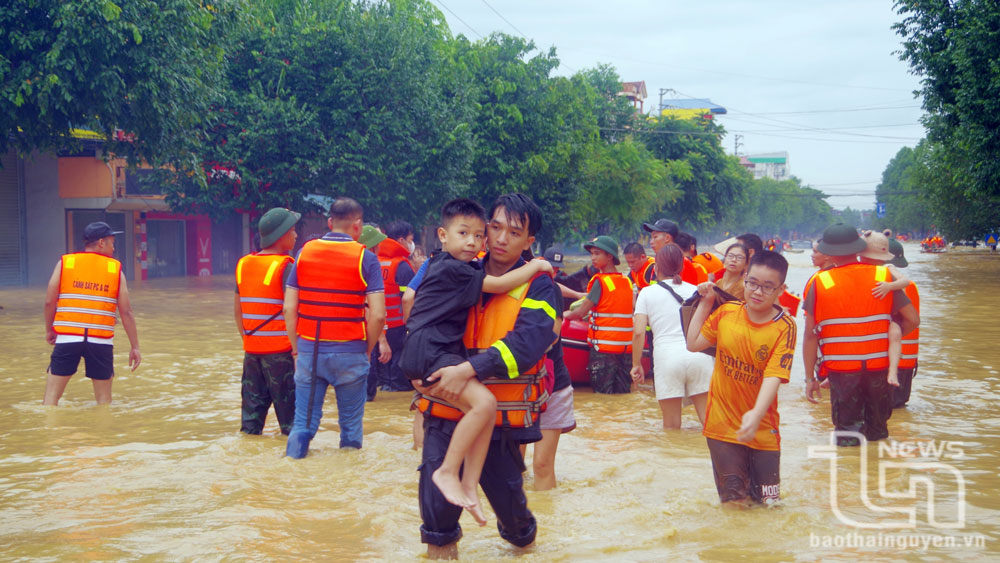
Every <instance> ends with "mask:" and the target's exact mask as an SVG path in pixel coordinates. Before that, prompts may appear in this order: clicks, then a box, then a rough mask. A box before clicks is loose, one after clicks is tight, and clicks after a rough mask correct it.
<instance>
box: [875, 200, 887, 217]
mask: <svg viewBox="0 0 1000 563" xmlns="http://www.w3.org/2000/svg"><path fill="white" fill-rule="evenodd" d="M875 215H876V216H877V217H878V218H879V219H885V203H882V202H879V203H876V204H875Z"/></svg>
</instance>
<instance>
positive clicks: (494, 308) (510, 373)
mask: <svg viewBox="0 0 1000 563" xmlns="http://www.w3.org/2000/svg"><path fill="white" fill-rule="evenodd" d="M537 277H538V276H535V278H537ZM535 278H533V279H532V281H534V279H535ZM530 284H531V282H529V283H526V284H524V285H521V286H518V287H516V288H514V289H513V290H511V291H510V292H508V293H506V294H503V295H494V296H493V297H492V298H490V300H489V302H488V303H487V304H486V306H485V307H484V306H483V305H482V301H480V303H479V304H477V305H476V307H474V308H473V309H470V310H469V319H468V321H467V323H466V328H465V336H464V338H463V340H462V341H463V343H464V344H465V347H466V348H467V349H468V350H469V352H470V353H475V352H476V351H482V350H486V349H488V348H493V349H495V350H497V351H498V352H499V353H500V357H501V358H502V359H503V362H504V365H506V366H507V377H504V378H501V377H489V378H487V379H485V380H484V381H483V385H485V386H486V387H487V388H488V389H489V390H490V392H492V393H493V395H494V396H495V397H496V399H497V417H496V421H495V425H496V426H498V427H510V428H523V427H528V426H533V425H534V424H535V423H536V422H537V421H538V415H539V413H541V412H542V411H544V410H545V402H546V401H548V398H549V396H548V392H547V391H546V390H545V385H544V383H543V382H542V379H543V378H544V376H545V367H544V365H545V363H544V362H545V358H544V357H542V358H541V359H540V360H539V361H538V362H537V363H536V364H534V365H533V366H531V367H529V368H528V369H527V370H525V371H524V373H521V372H520V370H519V368H518V366H517V359H516V358H515V357H514V354H513V352H511V350H510V348H508V347H507V343H506V342H504V341H503V340H502V338H503V337H505V336H506V335H507V333H508V332H510V331H511V330H513V329H514V323H515V322H516V321H517V316H518V314H519V312H520V310H521V309H536V310H540V311H544V312H545V314H546V316H548V317H549V318H551V319H552V321H553V323H554V322H555V319H556V314H555V310H554V309H553V308H552V306H551V305H549V304H548V303H545V302H544V301H538V300H535V299H528V298H527V294H528V288H529V286H530ZM552 338H553V340H555V333H553V335H552ZM413 404H414V406H415V407H416V408H417V409H418V410H420V412H422V413H424V414H425V415H430V416H436V417H438V418H444V419H448V420H459V419H460V418H462V411H460V410H459V409H458V408H456V407H454V406H453V405H450V404H448V403H447V402H446V401H443V400H441V399H438V398H435V397H431V396H426V395H420V394H418V395H417V396H416V397H415V398H414V401H413Z"/></svg>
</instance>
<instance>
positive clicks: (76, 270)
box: [42, 221, 142, 406]
mask: <svg viewBox="0 0 1000 563" xmlns="http://www.w3.org/2000/svg"><path fill="white" fill-rule="evenodd" d="M119 234H121V232H116V231H112V230H111V227H110V226H109V225H108V224H107V223H104V222H103V221H98V222H96V223H91V224H89V225H87V227H86V228H85V229H84V230H83V244H84V247H83V252H77V253H74V254H66V255H65V256H63V257H62V259H60V260H59V263H58V264H56V267H55V269H54V270H52V276H51V277H50V278H49V285H48V287H47V288H46V290H45V341H46V342H48V343H49V344H53V345H55V348H53V349H52V357H51V359H50V360H49V370H48V377H47V378H46V379H45V396H44V397H43V398H42V404H43V405H49V406H56V405H58V404H59V399H60V398H61V397H62V394H63V392H64V391H65V390H66V384H67V383H69V378H70V377H71V376H72V375H73V374H75V373H76V370H77V368H78V367H79V366H80V359H81V358H83V360H84V362H86V368H87V372H86V373H87V378H88V379H90V381H91V382H92V383H93V384H94V399H95V400H96V401H97V404H98V405H106V404H110V403H111V380H112V378H114V376H115V364H114V359H115V358H114V349H113V347H112V342H113V340H114V336H115V313H116V312H117V313H118V315H119V316H120V317H121V319H122V326H123V327H124V328H125V334H127V335H128V341H129V344H130V345H131V350H129V354H128V365H129V367H131V368H132V371H135V369H136V368H137V367H139V362H141V361H142V355H141V354H139V336H138V333H137V332H136V330H135V315H133V314H132V305H131V302H130V301H129V297H128V286H127V285H126V283H125V273H124V272H122V265H121V262H119V261H117V260H115V259H114V258H112V256H114V255H115V235H119Z"/></svg>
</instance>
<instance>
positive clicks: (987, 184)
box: [894, 0, 1000, 238]
mask: <svg viewBox="0 0 1000 563" xmlns="http://www.w3.org/2000/svg"><path fill="white" fill-rule="evenodd" d="M896 8H897V10H898V12H899V14H900V15H901V16H902V20H901V21H900V22H899V23H897V24H896V25H895V26H894V29H895V30H896V32H897V33H898V34H899V35H900V36H902V38H903V45H902V47H903V48H902V50H901V52H900V57H901V58H902V59H903V60H905V61H907V62H908V63H909V64H910V67H911V69H912V70H913V72H914V73H915V74H917V75H918V76H921V77H922V84H923V87H922V89H921V94H922V96H923V106H924V109H925V110H926V111H927V116H926V117H925V119H924V124H925V125H926V126H927V129H928V141H929V142H930V144H931V145H932V146H931V147H928V151H927V152H926V154H925V156H926V157H928V159H927V160H925V163H926V165H927V166H928V170H926V173H927V175H926V178H927V179H928V180H930V182H929V183H928V184H926V188H925V189H926V193H927V196H928V198H929V200H930V202H931V204H932V209H934V211H935V216H936V218H937V219H938V223H939V227H940V228H941V229H942V230H943V231H944V232H945V233H946V234H947V235H949V236H951V237H959V238H960V237H966V236H975V235H977V234H981V233H982V232H984V231H986V230H988V229H992V228H995V227H996V226H997V225H998V223H1000V160H998V159H997V158H996V155H997V154H998V153H1000V65H998V64H997V61H998V60H1000V4H998V3H996V2H993V1H989V0H952V1H936V2H929V1H926V0H897V1H896ZM956 213H958V214H956ZM956 218H959V220H957V221H956V220H955V219H956Z"/></svg>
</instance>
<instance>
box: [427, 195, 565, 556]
mask: <svg viewBox="0 0 1000 563" xmlns="http://www.w3.org/2000/svg"><path fill="white" fill-rule="evenodd" d="M488 220H489V222H488V224H487V226H486V238H487V241H488V243H489V244H488V246H489V249H490V250H489V254H487V256H486V258H485V259H484V261H483V270H484V271H485V272H486V274H487V275H491V276H501V275H503V274H505V273H507V272H508V271H510V270H512V269H514V268H520V267H521V266H524V264H525V261H524V260H523V259H522V258H521V254H522V253H523V252H524V251H525V250H526V249H529V248H530V247H531V244H532V243H533V242H534V240H535V233H536V232H537V231H538V230H540V229H541V227H542V213H541V210H540V209H539V208H538V206H537V205H535V203H534V202H533V201H532V200H531V198H529V197H527V196H525V195H523V194H506V195H502V196H500V197H499V198H498V199H497V200H496V201H495V202H494V204H493V208H492V209H490V211H489V213H488ZM555 293H556V288H555V284H554V283H553V282H552V278H550V277H549V276H544V275H543V276H539V277H536V278H535V279H533V280H532V281H531V282H530V283H529V284H527V286H526V287H521V288H518V289H517V290H515V291H513V292H510V293H507V294H504V295H492V294H488V293H484V294H483V298H482V302H481V303H480V304H479V305H477V306H476V308H474V309H472V310H471V311H470V313H471V314H472V315H474V316H475V322H473V320H471V319H470V321H469V323H468V326H467V327H466V334H465V343H466V348H468V349H469V352H470V354H472V355H471V357H470V358H469V360H468V361H465V362H463V363H461V364H459V365H457V366H448V367H444V368H441V369H440V370H438V371H436V372H434V374H432V376H431V377H432V378H433V376H434V375H437V376H439V379H438V380H437V383H435V384H434V386H433V387H434V396H435V397H438V398H440V399H443V400H444V401H449V400H455V399H456V398H457V397H458V396H459V395H460V394H461V391H462V389H463V388H464V387H465V385H466V384H467V383H468V381H469V380H470V379H471V378H473V377H477V378H478V379H479V380H480V381H482V382H483V384H484V385H486V386H487V387H488V388H489V389H490V390H491V391H493V392H494V394H497V402H498V406H501V408H500V409H499V410H498V419H503V420H507V419H506V417H504V416H503V409H502V405H504V404H505V403H506V404H512V403H524V404H522V405H521V406H520V407H517V408H519V409H520V410H521V411H522V412H530V413H531V416H530V417H528V418H527V420H526V421H525V425H524V426H518V425H517V424H512V423H509V422H503V421H500V422H498V424H497V428H496V429H495V430H494V433H493V438H492V440H491V442H490V447H489V452H488V453H487V455H486V463H485V465H484V466H483V472H482V475H481V476H480V480H479V483H480V485H481V487H482V489H483V493H485V495H486V498H487V499H488V500H489V502H490V505H491V506H492V507H493V511H494V513H495V514H496V517H497V528H498V529H499V531H500V536H501V537H502V538H503V539H504V540H506V541H508V542H510V543H512V544H513V545H515V546H518V547H527V546H529V545H531V544H532V543H533V542H534V541H535V533H536V530H537V526H536V523H535V517H534V516H533V515H532V514H531V511H530V510H528V507H527V498H526V497H525V494H524V481H523V478H522V475H521V474H522V472H523V471H524V460H523V458H522V457H521V453H520V451H519V449H518V446H519V445H520V444H527V443H532V442H537V441H538V440H540V439H541V432H540V431H539V424H538V411H539V410H540V409H541V403H536V402H533V401H534V399H531V398H530V397H529V398H527V399H526V398H524V397H523V396H522V393H521V392H516V393H515V394H517V395H518V397H517V398H516V399H515V398H513V397H509V396H506V395H504V394H503V393H504V392H505V391H508V390H511V389H522V390H523V392H524V393H528V394H529V395H532V396H535V398H536V399H542V400H544V399H543V397H544V393H539V385H541V376H542V374H543V373H544V367H543V366H544V360H545V352H546V350H548V348H549V346H550V345H551V344H552V343H553V342H554V341H555V339H556V335H557V334H558V327H557V326H556V325H555V319H556V314H555V309H554V308H555V304H556V303H555V300H556V295H555ZM512 313H513V314H512ZM414 386H415V387H416V388H417V391H418V392H420V393H423V392H425V391H426V389H425V388H424V387H422V386H421V385H420V384H419V383H415V384H414ZM529 391H530V393H529ZM434 404H435V403H433V402H431V401H428V400H426V398H425V397H423V396H422V395H418V396H417V399H416V401H415V405H417V407H418V408H420V409H421V410H422V412H424V418H425V420H424V432H425V437H424V442H423V451H422V456H423V457H422V463H421V465H420V484H419V489H418V491H419V496H420V516H421V519H422V520H423V524H422V525H421V526H420V535H421V541H422V542H423V543H426V544H427V556H428V558H430V559H445V558H452V559H453V558H455V557H457V555H458V547H457V545H458V544H457V542H458V540H459V539H461V537H462V528H461V526H460V525H459V524H458V519H459V516H460V515H461V512H462V509H461V507H458V506H456V505H454V504H451V503H450V502H448V501H447V500H446V499H445V498H444V496H443V495H442V494H441V491H440V490H439V489H438V488H437V486H435V485H434V483H433V481H432V480H431V475H432V474H433V473H434V471H435V470H436V469H437V468H438V467H440V465H441V463H442V462H443V460H444V454H445V452H446V451H447V449H448V443H449V441H450V440H451V435H452V433H453V432H454V430H455V425H456V424H457V423H456V422H455V421H454V420H450V419H447V418H442V417H439V416H437V414H436V412H434V411H433V410H432V405H434ZM446 410H447V409H446ZM528 422H530V423H531V424H530V426H529V425H527V423H528Z"/></svg>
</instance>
